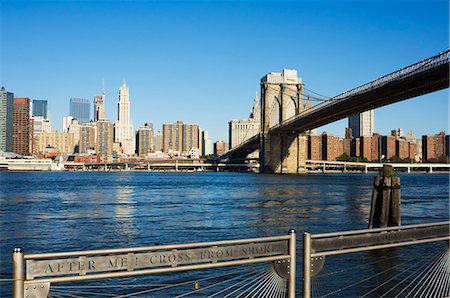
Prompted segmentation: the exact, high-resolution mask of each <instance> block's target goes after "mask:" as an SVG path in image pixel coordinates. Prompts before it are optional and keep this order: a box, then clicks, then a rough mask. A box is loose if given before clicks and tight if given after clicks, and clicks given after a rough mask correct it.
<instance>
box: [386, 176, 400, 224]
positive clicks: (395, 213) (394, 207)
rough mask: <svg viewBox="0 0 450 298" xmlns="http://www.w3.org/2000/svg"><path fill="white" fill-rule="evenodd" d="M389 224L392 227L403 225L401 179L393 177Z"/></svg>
mask: <svg viewBox="0 0 450 298" xmlns="http://www.w3.org/2000/svg"><path fill="white" fill-rule="evenodd" d="M390 210H391V212H390V216H389V223H388V225H389V226H390V227H393V226H400V225H401V214H400V177H392V190H391V205H390Z"/></svg>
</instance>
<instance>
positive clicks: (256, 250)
mask: <svg viewBox="0 0 450 298" xmlns="http://www.w3.org/2000/svg"><path fill="white" fill-rule="evenodd" d="M295 243H296V234H295V231H294V230H290V231H289V234H288V235H285V236H276V237H264V238H250V239H238V240H226V241H215V242H202V243H189V244H174V245H163V246H147V247H136V248H123V249H106V250H89V251H74V252H55V253H43V254H24V252H23V251H22V249H20V248H15V249H14V251H13V256H12V257H13V297H14V298H24V297H38V298H39V297H47V295H48V293H49V291H50V284H52V283H59V282H81V281H88V280H98V279H109V278H120V277H130V276H140V275H148V274H160V273H169V272H181V271H188V270H199V269H209V268H218V267H225V266H236V265H244V264H255V263H262V262H274V267H275V269H277V268H278V269H277V270H276V271H277V273H279V272H278V270H281V271H283V270H284V271H285V272H282V273H283V274H280V276H281V275H284V276H285V277H286V276H287V277H288V278H287V282H288V297H290V298H293V297H295V279H296V266H295V262H296V259H295V250H296V246H295ZM280 261H283V262H280ZM276 263H283V265H282V266H278V267H277V264H276ZM286 264H287V266H286ZM285 277H284V278H285Z"/></svg>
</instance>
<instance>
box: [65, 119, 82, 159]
mask: <svg viewBox="0 0 450 298" xmlns="http://www.w3.org/2000/svg"><path fill="white" fill-rule="evenodd" d="M67 132H69V133H73V142H74V144H75V147H76V149H74V152H75V153H78V151H79V142H80V124H79V123H78V119H72V123H71V124H70V125H69V127H68V129H67Z"/></svg>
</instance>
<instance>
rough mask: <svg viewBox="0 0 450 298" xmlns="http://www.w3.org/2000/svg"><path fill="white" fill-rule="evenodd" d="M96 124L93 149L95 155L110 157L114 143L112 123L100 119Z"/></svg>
mask: <svg viewBox="0 0 450 298" xmlns="http://www.w3.org/2000/svg"><path fill="white" fill-rule="evenodd" d="M96 125H97V144H96V146H95V151H96V152H97V155H101V156H105V157H112V152H113V144H114V125H113V123H112V122H111V121H108V120H100V121H97V122H96Z"/></svg>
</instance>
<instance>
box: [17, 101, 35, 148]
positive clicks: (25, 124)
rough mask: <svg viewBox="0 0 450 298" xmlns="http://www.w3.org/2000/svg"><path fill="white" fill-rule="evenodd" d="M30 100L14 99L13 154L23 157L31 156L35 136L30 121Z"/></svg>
mask: <svg viewBox="0 0 450 298" xmlns="http://www.w3.org/2000/svg"><path fill="white" fill-rule="evenodd" d="M30 104H31V101H30V99H29V98H27V97H25V98H14V116H13V117H14V118H13V152H15V153H17V154H21V155H30V153H31V148H30V144H31V137H32V135H33V129H32V127H31V126H32V122H31V120H30Z"/></svg>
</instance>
